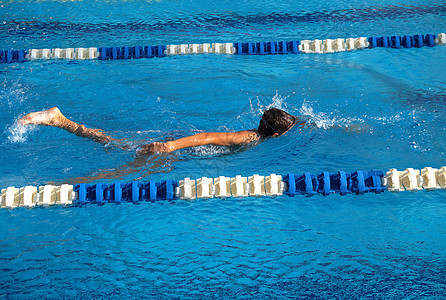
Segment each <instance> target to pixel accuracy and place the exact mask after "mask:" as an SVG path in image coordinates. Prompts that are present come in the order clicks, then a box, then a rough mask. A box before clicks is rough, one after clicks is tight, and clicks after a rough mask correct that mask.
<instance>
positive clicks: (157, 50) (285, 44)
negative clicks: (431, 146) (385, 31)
mask: <svg viewBox="0 0 446 300" xmlns="http://www.w3.org/2000/svg"><path fill="white" fill-rule="evenodd" d="M444 44H446V34H445V33H439V34H437V35H435V34H426V35H422V34H416V35H404V36H398V35H395V36H380V37H368V38H367V37H358V38H347V39H342V38H339V39H326V40H318V39H315V40H301V41H279V42H257V43H241V42H237V43H212V44H210V43H203V44H181V45H158V46H135V47H90V48H54V49H28V50H0V62H2V63H14V62H25V61H33V60H49V59H69V60H86V59H99V60H118V59H140V58H153V57H164V56H174V55H194V54H226V55H233V54H235V55H267V54H268V55H275V54H298V53H316V54H322V53H335V52H343V51H353V50H360V49H366V48H377V47H383V48H394V49H402V48H420V47H424V46H428V47H433V46H436V45H444Z"/></svg>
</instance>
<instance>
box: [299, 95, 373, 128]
mask: <svg viewBox="0 0 446 300" xmlns="http://www.w3.org/2000/svg"><path fill="white" fill-rule="evenodd" d="M299 112H300V114H301V115H303V116H306V117H307V118H308V121H309V122H310V123H312V124H314V125H316V126H317V127H318V128H321V129H330V128H332V127H345V128H349V127H352V126H354V127H356V126H358V125H360V124H364V123H365V121H364V119H362V118H358V117H347V118H345V117H338V116H337V115H335V114H333V113H332V114H333V116H328V115H327V114H326V113H324V112H315V111H314V109H313V107H312V106H311V105H310V104H309V103H308V102H306V101H304V102H303V104H302V107H301V108H300V109H299Z"/></svg>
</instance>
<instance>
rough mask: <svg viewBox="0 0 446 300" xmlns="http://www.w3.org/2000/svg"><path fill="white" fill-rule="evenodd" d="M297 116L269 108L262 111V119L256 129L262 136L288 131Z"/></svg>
mask: <svg viewBox="0 0 446 300" xmlns="http://www.w3.org/2000/svg"><path fill="white" fill-rule="evenodd" d="M296 120H297V118H296V117H295V116H292V115H290V114H289V113H287V112H285V111H283V110H281V109H278V108H270V109H268V110H266V111H264V112H263V116H262V119H261V120H260V123H259V128H258V129H257V130H258V132H259V134H260V136H261V137H262V138H266V137H270V136H272V135H273V134H275V133H278V134H279V135H281V134H283V133H285V132H286V131H288V130H289V129H290V128H291V127H292V126H293V125H294V123H295V122H296Z"/></svg>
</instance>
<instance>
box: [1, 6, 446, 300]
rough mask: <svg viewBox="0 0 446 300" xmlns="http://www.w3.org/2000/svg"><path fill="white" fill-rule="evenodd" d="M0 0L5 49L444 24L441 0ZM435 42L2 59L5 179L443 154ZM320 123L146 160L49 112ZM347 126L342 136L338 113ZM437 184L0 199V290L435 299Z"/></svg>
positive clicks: (441, 211)
mask: <svg viewBox="0 0 446 300" xmlns="http://www.w3.org/2000/svg"><path fill="white" fill-rule="evenodd" d="M308 2H309V1H270V0H265V1H255V3H252V1H220V2H210V1H184V0H183V1H109V2H107V3H103V2H96V1H73V2H68V1H39V2H38V3H29V1H20V2H16V1H4V2H2V4H1V20H0V21H1V22H2V25H1V26H0V47H1V48H3V49H10V48H14V49H28V48H56V47H90V46H95V47H99V46H105V47H112V46H136V45H157V44H180V43H204V42H211V43H212V42H258V41H271V40H301V39H316V38H320V39H325V38H347V37H359V36H366V37H367V36H382V35H404V34H418V33H419V34H426V33H434V34H436V33H440V32H444V25H445V24H446V9H445V3H444V2H443V1H436V2H431V1H422V0H414V1H405V2H404V4H401V3H400V2H396V1H392V0H386V1H339V0H338V1H331V2H329V3H327V2H326V1H312V2H311V3H308ZM445 58H446V47H445V46H436V47H433V48H429V47H424V48H419V49H400V50H396V49H384V48H377V49H368V50H362V51H354V52H344V53H337V54H325V55H311V54H300V55H275V56H252V57H251V56H225V55H199V56H198V55H197V56H181V57H180V56H178V57H165V58H161V59H159V58H155V59H140V60H127V61H38V62H27V63H23V64H3V65H0V84H1V90H0V135H1V141H0V149H1V152H0V153H1V155H0V187H1V188H5V187H7V186H16V187H19V186H25V185H30V184H34V185H38V184H45V183H50V182H55V183H63V182H78V181H84V182H106V183H111V182H114V181H115V180H117V179H116V172H118V173H120V177H119V180H120V181H130V180H134V179H141V180H151V179H155V180H164V179H177V180H178V179H182V178H184V177H191V178H197V177H203V176H207V177H217V176H220V175H224V176H235V175H238V174H241V175H244V176H250V175H252V174H261V175H268V174H270V173H276V174H285V173H288V172H293V173H302V172H313V173H318V172H321V171H329V172H336V171H339V170H344V171H349V172H351V171H355V170H369V169H383V170H388V169H389V168H397V169H400V170H403V169H405V168H407V167H413V168H423V167H426V166H431V167H436V168H439V167H441V166H444V165H446V163H445V162H446V160H445V157H446V125H445V124H446V106H445V100H446V89H445V86H446V85H445V79H446V63H445V61H446V59H445ZM271 105H273V106H276V107H279V108H282V109H285V110H287V111H289V112H290V113H292V114H295V115H305V116H306V117H307V118H309V119H310V121H311V122H312V123H314V124H316V125H317V126H315V128H313V129H312V130H309V129H297V128H296V129H293V130H292V131H290V132H288V133H287V134H286V135H285V136H282V137H280V138H277V139H270V140H267V141H265V142H263V143H261V144H259V145H257V146H255V147H252V148H246V149H241V150H239V151H235V152H233V151H232V152H231V150H229V149H226V148H219V147H210V146H209V147H200V148H197V149H193V150H187V151H180V152H178V153H175V154H172V155H168V156H165V157H158V158H156V159H152V160H148V161H147V162H146V163H145V164H143V165H141V166H138V167H137V168H129V167H128V164H130V163H131V162H133V161H134V159H135V155H134V151H133V150H129V151H123V150H120V149H116V148H113V147H111V146H108V147H104V146H102V145H99V144H96V143H94V142H92V141H89V140H85V139H82V138H79V137H77V136H74V135H71V134H69V133H67V132H65V131H62V130H58V129H55V128H49V127H36V126H29V127H26V128H24V127H20V126H17V125H16V124H15V122H16V120H17V119H18V118H19V117H21V116H23V115H25V114H26V113H28V112H31V111H35V110H42V109H47V108H50V107H52V106H58V107H59V108H60V109H61V111H62V112H63V113H64V114H65V115H66V116H67V117H69V118H71V119H73V120H74V121H77V122H79V123H82V124H85V125H86V126H87V127H96V128H101V129H103V130H105V131H107V132H109V133H111V134H112V135H113V136H115V137H118V138H122V139H125V141H126V143H127V144H128V145H130V146H131V148H133V149H135V148H136V147H137V146H138V145H140V144H142V143H145V142H148V141H159V140H164V139H166V138H171V137H174V138H176V137H182V136H185V135H189V134H193V133H197V132H201V131H230V130H242V129H251V128H255V127H257V124H258V120H259V117H260V116H261V110H262V109H264V108H266V107H269V106H271ZM358 125H359V127H361V128H362V130H360V131H352V130H349V128H352V126H357V127H358ZM445 215H446V192H445V191H444V190H441V191H435V192H426V191H421V192H417V193H410V192H404V193H400V194H392V193H388V192H387V193H384V194H381V195H375V194H367V195H364V196H355V195H348V196H344V197H341V196H339V195H331V196H329V197H323V196H313V197H303V196H300V197H294V198H290V197H287V196H282V197H275V198H268V197H266V198H252V197H251V198H244V199H226V200H222V199H209V200H193V201H174V202H157V203H144V204H140V205H132V204H123V205H112V204H108V205H105V206H97V205H88V206H85V207H72V208H61V207H50V208H36V209H23V208H18V209H14V210H6V209H2V210H0V278H1V280H0V296H1V297H4V298H13V299H22V298H41V297H45V298H117V299H121V298H139V297H146V298H193V299H196V298H257V299H258V298H370V299H375V298H381V299H383V298H384V299H386V298H389V299H395V298H399V299H402V298H404V299H406V298H416V299H419V298H428V299H444V298H445V289H446V280H445V278H446V276H445V274H446V268H445V266H446V259H445V257H446V230H445V228H446V222H445Z"/></svg>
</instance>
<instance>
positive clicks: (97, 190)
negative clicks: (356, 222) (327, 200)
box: [0, 166, 446, 208]
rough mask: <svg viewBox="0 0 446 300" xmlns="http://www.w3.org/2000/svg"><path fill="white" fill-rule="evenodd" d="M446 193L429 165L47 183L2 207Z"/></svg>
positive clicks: (15, 192) (445, 174) (445, 172)
mask: <svg viewBox="0 0 446 300" xmlns="http://www.w3.org/2000/svg"><path fill="white" fill-rule="evenodd" d="M437 189H443V190H444V189H446V166H444V167H441V168H439V169H436V168H431V167H426V168H423V169H421V170H419V169H413V168H407V169H406V170H404V171H398V170H396V169H390V170H388V171H387V172H384V171H382V170H372V171H355V172H351V173H348V172H344V171H339V172H337V173H330V172H322V173H319V174H311V173H303V174H293V173H288V174H286V175H283V176H282V175H276V174H271V175H268V176H260V175H257V174H256V175H253V176H249V177H244V176H242V175H237V176H235V177H225V176H220V177H217V178H207V177H202V178H198V179H191V178H184V179H182V180H179V181H177V180H164V181H155V180H150V181H148V182H140V181H132V182H129V183H121V182H115V183H112V184H102V183H97V184H88V183H81V184H77V185H68V184H62V185H58V186H55V185H44V186H39V187H36V186H25V187H21V188H16V187H13V186H12V187H7V188H5V189H2V190H1V193H0V207H1V208H16V207H36V206H43V207H45V206H52V205H64V206H72V205H74V206H82V205H85V204H89V203H96V204H99V205H102V204H105V203H123V202H133V203H139V202H154V201H165V200H168V201H169V200H178V199H185V200H192V199H196V198H204V199H206V198H230V197H234V198H243V197H263V196H269V197H272V196H280V195H287V196H290V197H294V196H296V195H305V196H312V195H316V194H320V195H323V196H328V195H330V194H339V195H342V196H344V195H348V194H355V195H363V194H370V193H374V194H381V193H383V192H385V191H386V190H387V191H391V192H402V191H420V190H428V191H430V190H437Z"/></svg>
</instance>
